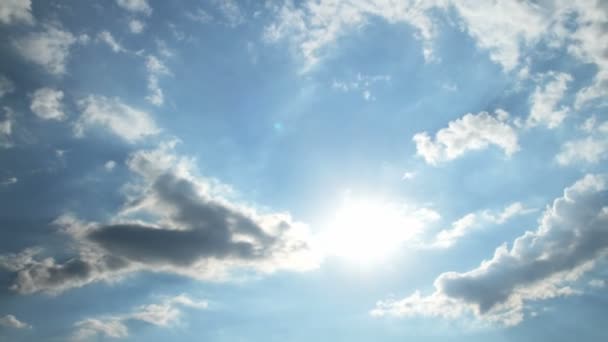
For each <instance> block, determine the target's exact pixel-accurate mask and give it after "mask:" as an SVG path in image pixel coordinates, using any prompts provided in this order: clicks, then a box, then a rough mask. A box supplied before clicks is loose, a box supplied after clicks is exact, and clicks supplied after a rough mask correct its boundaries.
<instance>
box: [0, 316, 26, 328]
mask: <svg viewBox="0 0 608 342" xmlns="http://www.w3.org/2000/svg"><path fill="white" fill-rule="evenodd" d="M0 326H3V327H5V328H13V329H25V328H29V327H30V326H29V324H27V323H24V322H22V321H20V320H18V319H17V317H15V316H13V315H6V316H4V317H0Z"/></svg>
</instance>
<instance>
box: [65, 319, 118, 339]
mask: <svg viewBox="0 0 608 342" xmlns="http://www.w3.org/2000/svg"><path fill="white" fill-rule="evenodd" d="M74 326H75V327H76V328H77V331H76V332H75V333H74V335H73V336H72V338H71V340H72V341H89V340H90V339H91V338H93V337H96V336H106V337H110V338H125V337H128V336H129V329H128V328H127V326H126V325H125V324H124V323H123V322H122V321H121V320H119V319H105V320H101V319H85V320H82V321H79V322H76V324H75V325H74Z"/></svg>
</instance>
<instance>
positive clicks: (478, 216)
mask: <svg viewBox="0 0 608 342" xmlns="http://www.w3.org/2000/svg"><path fill="white" fill-rule="evenodd" d="M534 211H536V210H535V209H528V208H525V207H524V206H523V204H521V203H520V202H515V203H511V204H510V205H508V206H507V207H505V209H504V210H503V211H501V212H499V213H493V212H491V211H489V210H484V211H481V212H477V213H469V214H466V215H465V216H463V217H461V218H460V219H458V220H456V221H454V223H452V227H451V228H450V229H444V230H442V231H440V232H439V233H438V234H437V236H436V237H435V241H434V242H433V243H432V245H433V246H436V247H443V248H445V247H450V246H452V245H453V244H454V243H456V241H458V240H459V239H461V238H462V237H464V236H466V235H468V234H469V233H470V232H472V231H474V230H476V229H478V228H481V227H482V226H483V225H489V224H504V223H505V222H507V221H508V220H509V219H511V218H513V217H515V216H519V215H525V214H529V213H532V212H534Z"/></svg>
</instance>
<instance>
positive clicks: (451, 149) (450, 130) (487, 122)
mask: <svg viewBox="0 0 608 342" xmlns="http://www.w3.org/2000/svg"><path fill="white" fill-rule="evenodd" d="M508 119H509V114H508V113H507V112H506V111H504V110H502V109H498V110H496V112H495V114H494V115H492V114H490V113H488V112H480V113H478V114H472V113H468V114H465V115H464V116H463V117H462V118H459V119H456V120H454V121H451V122H450V123H449V124H448V127H446V128H442V129H440V130H439V131H438V132H437V133H436V134H435V138H434V139H433V138H432V137H431V136H429V134H428V133H427V132H422V133H417V134H416V135H414V137H413V141H414V142H415V143H416V153H417V154H418V155H419V156H421V157H422V158H424V160H425V161H426V162H427V163H429V164H432V165H437V164H439V163H442V162H446V161H450V160H453V159H456V158H458V157H460V156H462V155H463V154H465V153H466V152H467V151H474V150H483V149H486V148H488V147H489V146H490V145H496V146H498V147H500V148H501V149H502V150H503V151H504V153H505V155H507V156H511V155H512V154H514V153H515V152H517V151H518V150H519V143H518V139H517V132H516V131H515V129H514V128H513V126H511V124H510V123H509V122H508Z"/></svg>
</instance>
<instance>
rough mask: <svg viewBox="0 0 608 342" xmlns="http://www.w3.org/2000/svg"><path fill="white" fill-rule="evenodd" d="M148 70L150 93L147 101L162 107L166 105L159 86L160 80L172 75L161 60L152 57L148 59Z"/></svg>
mask: <svg viewBox="0 0 608 342" xmlns="http://www.w3.org/2000/svg"><path fill="white" fill-rule="evenodd" d="M146 69H147V70H148V91H149V92H150V94H149V95H148V96H146V99H147V100H148V101H149V102H150V103H152V104H153V105H155V106H160V105H162V104H163V103H164V101H165V97H164V94H163V90H162V89H161V88H160V86H159V84H158V78H159V77H160V76H161V75H170V74H171V72H170V71H169V69H168V68H167V66H165V64H164V63H163V62H162V61H161V60H160V59H158V58H157V57H155V56H152V55H150V56H148V57H147V58H146Z"/></svg>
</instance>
